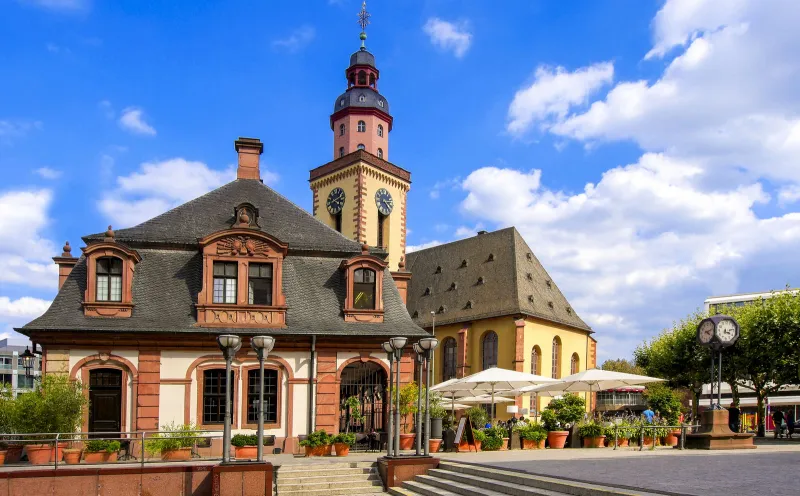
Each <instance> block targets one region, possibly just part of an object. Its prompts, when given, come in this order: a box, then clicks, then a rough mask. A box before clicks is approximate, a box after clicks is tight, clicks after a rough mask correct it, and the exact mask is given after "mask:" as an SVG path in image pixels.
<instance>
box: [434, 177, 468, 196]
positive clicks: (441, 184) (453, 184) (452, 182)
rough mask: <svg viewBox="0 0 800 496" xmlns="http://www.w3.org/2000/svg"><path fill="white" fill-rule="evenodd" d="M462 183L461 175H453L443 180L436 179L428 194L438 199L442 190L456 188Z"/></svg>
mask: <svg viewBox="0 0 800 496" xmlns="http://www.w3.org/2000/svg"><path fill="white" fill-rule="evenodd" d="M460 185H461V178H460V177H453V178H450V179H445V180H443V181H436V184H434V185H433V187H432V188H431V190H430V192H429V193H428V195H429V196H430V198H431V199H432V200H437V199H438V198H439V196H440V195H441V191H442V190H452V189H456V188H458V187H459V186H460Z"/></svg>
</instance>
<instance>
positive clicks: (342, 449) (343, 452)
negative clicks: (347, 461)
mask: <svg viewBox="0 0 800 496" xmlns="http://www.w3.org/2000/svg"><path fill="white" fill-rule="evenodd" d="M354 444H356V435H355V434H353V433H351V432H340V433H339V434H336V436H334V438H333V450H334V451H335V452H336V456H347V455H349V454H350V446H352V445H354Z"/></svg>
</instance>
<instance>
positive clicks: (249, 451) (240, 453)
mask: <svg viewBox="0 0 800 496" xmlns="http://www.w3.org/2000/svg"><path fill="white" fill-rule="evenodd" d="M234 453H235V454H236V458H237V459H240V458H241V459H242V460H244V459H250V460H254V459H256V458H257V457H258V446H234Z"/></svg>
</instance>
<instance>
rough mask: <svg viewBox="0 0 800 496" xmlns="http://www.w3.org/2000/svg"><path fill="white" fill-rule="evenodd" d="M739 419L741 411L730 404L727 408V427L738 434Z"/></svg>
mask: <svg viewBox="0 0 800 496" xmlns="http://www.w3.org/2000/svg"><path fill="white" fill-rule="evenodd" d="M741 417H742V412H741V410H739V409H738V408H736V405H734V404H733V403H731V406H730V407H729V408H728V427H730V429H731V430H732V431H733V432H739V428H740V427H741Z"/></svg>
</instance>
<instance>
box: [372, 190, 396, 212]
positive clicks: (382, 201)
mask: <svg viewBox="0 0 800 496" xmlns="http://www.w3.org/2000/svg"><path fill="white" fill-rule="evenodd" d="M375 205H377V206H378V212H380V213H382V214H383V215H389V214H390V213H392V207H394V201H393V200H392V195H390V194H389V192H388V191H386V189H385V188H381V189H379V190H378V191H376V192H375Z"/></svg>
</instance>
